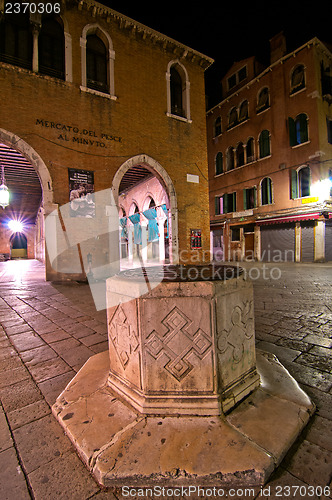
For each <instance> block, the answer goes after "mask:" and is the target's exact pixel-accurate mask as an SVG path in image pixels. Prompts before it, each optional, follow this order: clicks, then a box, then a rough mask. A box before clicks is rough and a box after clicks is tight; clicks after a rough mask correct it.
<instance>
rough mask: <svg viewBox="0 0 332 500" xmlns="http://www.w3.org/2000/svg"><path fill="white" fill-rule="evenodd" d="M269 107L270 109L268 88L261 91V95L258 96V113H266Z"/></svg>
mask: <svg viewBox="0 0 332 500" xmlns="http://www.w3.org/2000/svg"><path fill="white" fill-rule="evenodd" d="M269 107H270V94H269V89H268V88H267V87H264V88H263V89H261V90H260V91H259V94H258V96H257V107H256V113H260V112H261V111H264V110H265V109H267V108H269Z"/></svg>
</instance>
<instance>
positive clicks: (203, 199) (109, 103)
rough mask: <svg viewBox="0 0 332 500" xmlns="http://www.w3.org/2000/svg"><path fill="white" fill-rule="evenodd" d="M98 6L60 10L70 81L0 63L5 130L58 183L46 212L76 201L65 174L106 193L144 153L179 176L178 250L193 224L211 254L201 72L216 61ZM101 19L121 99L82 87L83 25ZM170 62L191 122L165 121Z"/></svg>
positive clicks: (176, 184)
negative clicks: (182, 81)
mask: <svg viewBox="0 0 332 500" xmlns="http://www.w3.org/2000/svg"><path fill="white" fill-rule="evenodd" d="M80 4H81V2H80ZM92 4H93V2H83V7H82V8H81V10H79V7H78V2H77V4H76V5H73V3H72V2H68V3H67V4H66V6H65V7H64V8H63V9H64V10H63V12H62V19H63V20H64V25H65V30H66V31H67V33H68V34H69V35H70V39H71V46H72V81H70V80H71V79H70V77H69V80H67V81H62V80H59V79H55V78H52V77H49V76H43V75H40V74H38V73H35V72H33V71H29V70H25V69H22V68H18V67H16V66H11V65H9V64H5V63H1V64H0V75H1V88H2V92H1V109H2V113H1V115H2V118H1V128H2V129H4V130H5V131H7V132H9V134H15V135H16V136H17V137H20V138H22V139H23V140H24V141H25V142H26V143H28V144H29V146H31V148H32V149H33V150H35V151H36V152H37V153H38V155H39V156H40V157H41V158H42V160H43V162H44V164H45V166H46V168H47V170H48V171H49V174H50V177H51V181H52V186H43V188H44V191H45V189H47V190H50V191H52V195H53V196H52V198H53V199H52V202H53V204H54V205H53V206H50V207H45V206H44V208H45V215H47V212H50V211H51V209H53V208H54V206H55V207H56V206H57V205H59V206H61V205H63V204H66V203H68V201H69V186H68V170H67V169H68V168H77V169H83V170H92V171H94V174H95V175H94V182H95V190H96V191H100V190H104V189H107V188H110V187H111V186H112V179H113V177H114V175H115V173H116V172H117V170H118V169H119V168H120V167H121V165H122V164H123V163H125V162H126V161H128V160H129V159H130V158H132V157H135V156H136V155H142V154H143V155H147V156H148V157H150V158H153V159H154V160H155V161H156V162H158V163H159V164H160V165H161V166H162V167H163V169H165V171H166V172H167V173H168V175H169V176H170V178H171V180H172V183H173V186H174V189H175V192H176V196H177V203H178V207H177V208H178V237H179V242H178V247H179V250H180V258H181V250H187V249H188V248H189V243H190V228H191V227H200V228H201V229H202V234H203V249H208V248H209V228H208V220H209V219H208V189H207V182H206V179H207V153H206V126H205V92H204V69H205V68H206V67H208V66H209V65H210V64H211V62H212V60H210V59H208V58H206V57H205V56H202V55H200V54H198V53H196V52H195V51H193V50H191V49H189V48H187V47H184V46H182V45H181V44H177V43H176V42H173V41H170V39H167V37H165V36H164V35H161V34H158V33H156V32H153V31H152V30H149V29H148V28H146V27H144V26H142V25H140V24H138V23H135V22H134V21H131V20H129V19H127V18H124V17H122V16H120V15H118V14H116V13H113V12H112V11H111V10H110V9H107V8H106V7H105V8H100V6H99V7H98V9H99V10H98V9H97V11H96V10H93V8H92V7H93V5H92ZM98 5H99V4H98ZM89 6H92V7H91V8H90V7H89ZM96 23H97V24H98V26H99V27H100V28H101V29H102V30H103V31H104V32H105V33H108V34H109V35H110V37H111V39H112V44H113V51H114V53H115V56H114V57H115V58H114V95H113V96H109V97H105V96H101V95H96V93H91V92H89V91H84V90H82V89H81V86H82V67H81V63H82V59H81V55H82V49H81V46H80V38H81V37H82V32H83V29H84V27H85V26H87V25H89V24H96ZM67 45H68V36H67ZM69 52H70V51H69ZM68 57H69V56H68ZM171 61H178V62H179V64H181V65H182V66H183V68H185V71H186V72H187V75H188V80H189V82H190V113H191V115H190V119H189V120H183V119H179V118H177V117H173V116H168V115H167V80H166V74H167V71H168V67H169V64H170V62H171ZM67 78H68V76H67ZM187 174H193V175H197V176H199V183H188V182H187ZM49 274H51V269H49Z"/></svg>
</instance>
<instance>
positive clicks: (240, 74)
mask: <svg viewBox="0 0 332 500" xmlns="http://www.w3.org/2000/svg"><path fill="white" fill-rule="evenodd" d="M238 78H239V82H242V81H243V80H245V79H246V78H247V66H243V68H241V69H240V70H239V72H238Z"/></svg>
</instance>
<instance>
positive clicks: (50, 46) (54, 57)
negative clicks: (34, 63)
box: [38, 18, 65, 80]
mask: <svg viewBox="0 0 332 500" xmlns="http://www.w3.org/2000/svg"><path fill="white" fill-rule="evenodd" d="M38 57H39V72H40V73H42V74H43V75H49V76H54V77H56V78H61V79H62V80H64V79H65V38H64V32H63V27H62V26H61V25H60V23H59V22H58V20H57V19H54V18H45V19H43V21H42V26H41V30H40V33H39V37H38Z"/></svg>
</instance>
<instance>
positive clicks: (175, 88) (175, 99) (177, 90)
mask: <svg viewBox="0 0 332 500" xmlns="http://www.w3.org/2000/svg"><path fill="white" fill-rule="evenodd" d="M170 87H171V113H172V114H173V115H177V116H182V117H184V116H185V113H184V109H183V101H182V78H181V76H180V73H179V72H178V71H177V70H176V68H175V67H174V66H172V67H171V83H170Z"/></svg>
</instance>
